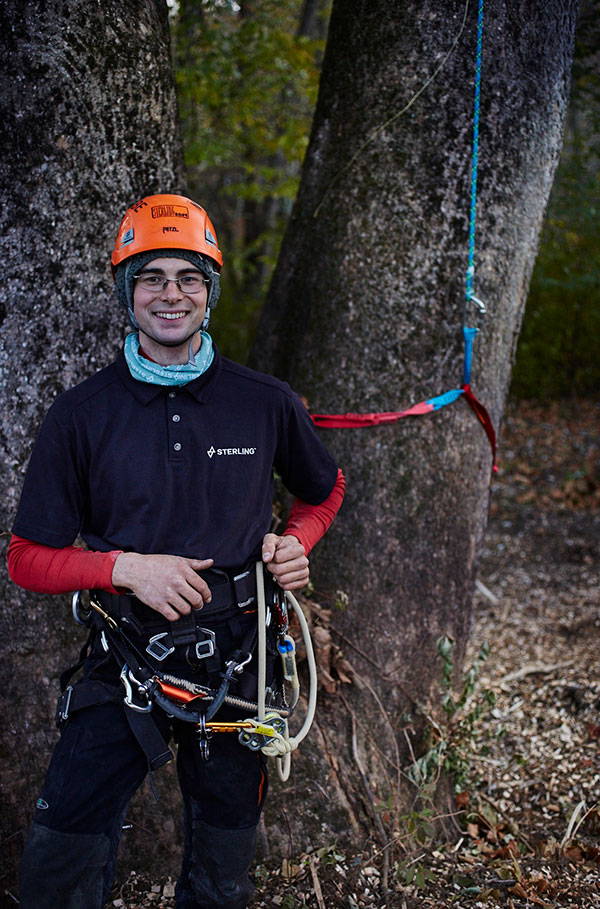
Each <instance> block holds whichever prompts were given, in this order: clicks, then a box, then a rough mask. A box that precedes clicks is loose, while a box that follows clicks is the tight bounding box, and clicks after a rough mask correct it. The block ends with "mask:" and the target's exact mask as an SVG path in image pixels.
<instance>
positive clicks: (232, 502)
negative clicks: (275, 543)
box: [13, 350, 337, 568]
mask: <svg viewBox="0 0 600 909" xmlns="http://www.w3.org/2000/svg"><path fill="white" fill-rule="evenodd" d="M273 471H276V472H277V473H278V474H279V475H280V477H281V479H282V481H283V483H284V485H285V486H286V488H287V489H288V490H289V491H290V492H291V493H293V495H295V496H297V497H298V498H300V499H303V500H304V501H305V502H309V503H310V504H312V505H318V504H319V503H320V502H322V501H323V500H324V499H325V498H327V496H328V495H329V493H330V492H331V490H332V489H333V486H334V483H335V480H336V476H337V467H336V464H335V462H334V460H333V458H332V457H331V455H330V454H329V453H328V451H327V450H326V448H325V447H324V446H323V444H322V442H321V441H320V439H319V438H318V436H317V434H316V432H315V429H314V426H313V424H312V421H311V419H310V417H309V416H308V414H307V412H306V409H305V408H304V406H303V405H302V403H301V401H300V400H299V398H298V397H297V395H295V394H294V393H293V392H292V390H291V389H290V387H289V386H288V385H287V384H286V383H285V382H280V381H279V380H278V379H274V378H272V377H271V376H267V375H263V374H262V373H258V372H254V371H253V370H250V369H247V368H246V367H243V366H240V365H238V364H237V363H234V362H232V361H231V360H227V359H225V358H224V357H221V356H220V355H219V353H218V351H216V350H215V358H214V361H213V363H212V364H211V366H210V368H209V369H208V370H207V371H206V372H205V373H204V374H203V375H202V376H200V377H199V378H198V379H195V380H194V381H193V382H190V383H189V384H187V385H185V386H179V387H176V388H173V387H163V386H159V385H149V384H146V383H145V382H139V381H138V380H136V379H133V378H132V376H131V374H130V372H129V369H128V368H127V364H126V362H125V358H124V357H123V355H122V354H121V355H120V356H119V357H118V359H117V360H116V362H115V363H113V364H111V365H110V366H108V367H107V368H106V369H103V370H101V371H100V372H98V373H96V375H94V376H92V377H91V378H89V379H86V380H85V381H84V382H82V383H81V384H80V385H77V386H76V387H75V388H72V389H71V390H70V391H67V392H65V393H64V394H62V395H60V396H59V397H58V398H57V399H56V401H55V402H54V404H53V405H52V407H51V408H50V410H49V412H48V414H47V416H46V419H45V420H44V423H43V424H42V427H41V429H40V432H39V435H38V438H37V440H36V443H35V446H34V449H33V452H32V455H31V459H30V462H29V466H28V469H27V473H26V477H25V482H24V485H23V492H22V494H21V501H20V504H19V509H18V512H17V517H16V519H15V523H14V526H13V533H15V534H17V535H18V536H21V537H25V538H26V539H29V540H33V541H35V542H37V543H43V544H45V545H46V546H55V547H64V546H68V545H70V544H71V543H73V541H74V540H75V538H76V537H77V536H81V537H82V538H83V539H84V540H85V542H86V543H87V545H88V547H89V548H90V549H93V550H101V551H108V550H111V549H123V550H125V551H132V552H141V553H167V554H171V555H181V556H188V557H190V558H200V559H206V558H212V559H214V560H215V566H218V567H222V568H227V567H234V566H238V565H241V564H243V563H244V562H246V561H247V560H248V559H250V558H256V557H257V556H258V555H259V553H260V549H261V543H262V538H263V536H264V534H265V533H267V532H268V530H269V527H270V524H271V516H272V497H273Z"/></svg>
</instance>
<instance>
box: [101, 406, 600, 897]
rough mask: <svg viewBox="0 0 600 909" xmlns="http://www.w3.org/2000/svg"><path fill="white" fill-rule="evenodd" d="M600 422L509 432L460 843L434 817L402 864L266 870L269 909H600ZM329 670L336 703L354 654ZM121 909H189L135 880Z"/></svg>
mask: <svg viewBox="0 0 600 909" xmlns="http://www.w3.org/2000/svg"><path fill="white" fill-rule="evenodd" d="M599 416H600V407H598V406H597V405H595V404H593V403H592V402H578V403H577V402H570V403H569V404H568V405H567V404H565V405H559V404H553V405H550V406H541V405H538V404H521V405H520V406H518V407H517V406H514V405H513V407H512V408H511V409H510V410H509V412H508V415H507V417H506V419H505V424H504V427H503V432H502V439H501V448H500V471H499V474H498V476H497V478H496V479H495V480H494V483H493V496H492V505H491V515H490V523H489V529H488V534H487V537H486V542H485V547H484V551H483V553H482V556H481V560H480V566H479V578H478V587H477V594H476V609H475V624H474V629H473V635H472V645H471V653H470V659H471V660H473V659H475V658H476V656H477V651H478V648H479V646H480V644H481V643H482V642H483V641H484V640H487V641H488V642H489V644H490V648H491V649H490V654H489V656H488V658H487V660H486V661H485V663H484V664H483V667H482V671H481V674H480V678H479V680H478V683H477V691H476V692H475V694H474V695H473V697H474V698H477V697H480V698H481V697H482V696H483V695H482V693H483V692H489V693H490V694H489V695H486V696H487V697H488V706H487V709H484V710H483V711H482V713H481V716H480V717H479V719H478V720H477V722H476V723H475V724H474V727H473V729H472V733H471V738H470V741H469V742H468V747H469V754H468V767H467V768H466V770H464V768H463V770H464V773H463V780H462V791H460V792H459V793H458V795H457V798H456V813H455V814H454V816H453V818H451V824H450V826H449V827H448V825H446V833H447V840H446V841H440V840H439V839H436V838H431V837H429V838H428V837H427V834H426V830H427V817H426V816H425V815H424V816H423V817H421V821H422V822H423V824H422V826H423V830H424V831H425V834H423V831H421V832H419V831H418V830H416V831H415V829H414V826H415V825H414V824H413V830H412V832H411V833H410V835H408V834H407V833H406V831H403V830H399V831H398V833H397V837H396V839H395V841H394V842H393V843H391V845H390V848H389V849H388V850H382V848H381V846H379V845H373V844H369V845H368V846H367V847H366V848H365V849H364V851H363V852H361V853H359V854H349V853H348V852H347V851H343V850H342V849H341V848H340V849H338V848H337V847H336V844H332V845H331V846H330V847H329V848H324V849H319V850H317V851H315V852H314V853H311V854H303V855H299V856H297V857H296V858H295V859H294V860H285V861H284V862H283V864H281V865H280V866H278V867H275V868H273V867H265V866H259V867H258V868H257V870H256V874H255V881H256V884H257V894H256V898H255V900H254V903H253V907H255V909H272V907H281V909H296V907H303V906H307V907H316V909H335V907H345V909H363V907H365V909H380V907H381V909H382V907H390V909H443V907H453V909H475V907H495V906H499V907H506V909H528V907H531V909H534V907H546V909H568V907H574V906H578V907H585V909H594V907H599V909H600V662H599V645H600V616H599V611H598V607H599V602H600V596H599V587H598V564H599V561H600V560H599V558H598V555H599V548H600V447H599V442H598V418H599ZM321 618H322V619H324V620H325V622H324V623H322V624H326V616H321ZM318 633H322V632H318ZM323 646H324V647H328V646H330V639H329V638H328V637H327V635H324V640H323ZM320 657H321V659H320V663H321V667H322V673H321V674H322V683H323V686H324V687H325V689H326V690H327V689H329V690H331V689H332V688H334V687H335V686H336V684H338V683H337V682H336V679H339V680H342V681H350V678H351V671H350V670H351V667H350V666H349V664H347V663H346V661H345V659H344V656H343V654H342V653H340V652H339V651H336V652H335V653H334V654H331V653H327V654H323V653H321V654H320ZM477 692H479V694H477ZM492 694H493V696H494V698H495V702H494V703H493V706H492V705H491V703H489V702H491V699H492V698H491V695H492ZM463 744H464V743H463ZM417 820H418V818H417ZM448 830H449V835H448ZM386 884H387V886H385V885H386ZM384 889H385V891H386V892H384ZM112 905H113V906H115V907H122V909H146V907H155V909H173V907H174V883H173V881H172V880H171V879H169V880H167V881H160V882H156V881H151V880H148V879H146V878H144V877H142V876H140V875H136V874H134V873H132V874H131V875H130V876H129V878H128V879H127V880H126V881H125V883H124V884H122V885H121V887H120V890H119V893H118V894H115V898H114V900H113V901H112Z"/></svg>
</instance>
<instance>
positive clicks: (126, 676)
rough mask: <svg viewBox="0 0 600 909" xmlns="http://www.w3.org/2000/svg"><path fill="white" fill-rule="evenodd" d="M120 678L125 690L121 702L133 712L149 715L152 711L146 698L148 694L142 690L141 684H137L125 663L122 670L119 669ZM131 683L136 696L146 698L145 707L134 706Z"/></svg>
mask: <svg viewBox="0 0 600 909" xmlns="http://www.w3.org/2000/svg"><path fill="white" fill-rule="evenodd" d="M120 678H121V681H122V683H123V687H124V688H125V697H124V698H123V700H124V701H125V704H126V706H127V707H130V708H131V710H135V711H136V712H137V713H150V711H151V710H152V701H151V700H150V698H149V697H148V692H147V691H146V689H145V688H144V686H143V685H142V683H141V682H138V680H137V679H136V677H135V676H134V674H133V673H132V671H131V669H130V668H129V666H128V665H127V663H124V664H123V668H122V669H121V676H120ZM132 683H133V685H135V686H136V688H137V692H138V695H140V696H141V695H142V694H143V696H144V697H145V698H146V706H145V707H140V706H139V705H138V704H134V702H133V686H132Z"/></svg>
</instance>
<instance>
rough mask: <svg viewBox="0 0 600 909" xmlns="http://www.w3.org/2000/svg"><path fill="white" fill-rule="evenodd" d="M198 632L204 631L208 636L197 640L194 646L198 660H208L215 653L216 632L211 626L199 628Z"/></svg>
mask: <svg viewBox="0 0 600 909" xmlns="http://www.w3.org/2000/svg"><path fill="white" fill-rule="evenodd" d="M196 630H197V632H200V631H201V632H202V633H203V634H205V635H206V637H205V638H204V639H203V640H202V641H197V642H196V646H195V648H194V653H195V655H196V659H197V660H206V659H208V657H211V656H214V653H215V649H216V646H215V641H216V637H215V633H214V631H211V630H210V628H198V629H196Z"/></svg>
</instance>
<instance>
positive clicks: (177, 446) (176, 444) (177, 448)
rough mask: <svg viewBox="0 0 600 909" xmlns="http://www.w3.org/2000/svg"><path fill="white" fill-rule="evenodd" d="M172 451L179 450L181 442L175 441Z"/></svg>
mask: <svg viewBox="0 0 600 909" xmlns="http://www.w3.org/2000/svg"><path fill="white" fill-rule="evenodd" d="M173 451H181V442H175V444H174V445H173Z"/></svg>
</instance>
